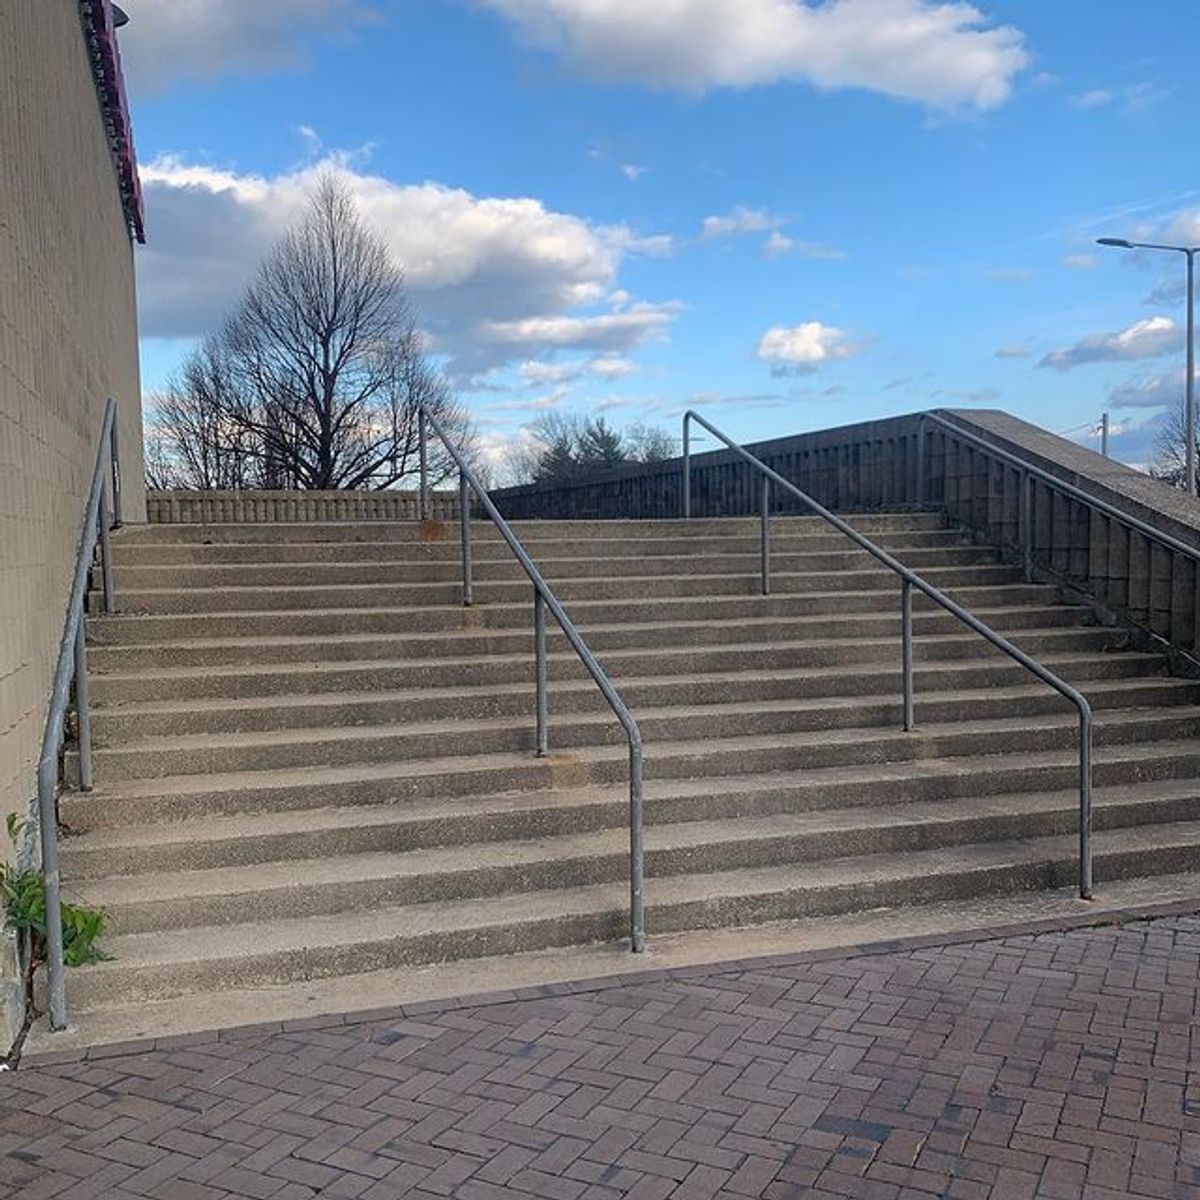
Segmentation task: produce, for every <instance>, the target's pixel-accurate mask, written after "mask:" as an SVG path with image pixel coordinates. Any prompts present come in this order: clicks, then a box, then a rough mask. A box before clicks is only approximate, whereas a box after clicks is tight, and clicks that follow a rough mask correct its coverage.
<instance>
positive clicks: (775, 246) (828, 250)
mask: <svg viewBox="0 0 1200 1200" xmlns="http://www.w3.org/2000/svg"><path fill="white" fill-rule="evenodd" d="M762 252H763V257H764V258H782V257H783V256H784V255H785V254H799V255H800V257H801V258H811V259H824V260H826V261H829V262H840V261H842V260H843V259H845V257H846V252H845V251H844V250H837V249H835V248H834V247H833V246H823V245H821V243H820V242H805V241H801V240H799V239H798V238H794V237H789V236H788V235H787V234H786V233H781V232H780V231H779V230H778V229H776V230H773V231H772V233H771V236H770V237H769V238H767V240H766V241H765V242H763V247H762Z"/></svg>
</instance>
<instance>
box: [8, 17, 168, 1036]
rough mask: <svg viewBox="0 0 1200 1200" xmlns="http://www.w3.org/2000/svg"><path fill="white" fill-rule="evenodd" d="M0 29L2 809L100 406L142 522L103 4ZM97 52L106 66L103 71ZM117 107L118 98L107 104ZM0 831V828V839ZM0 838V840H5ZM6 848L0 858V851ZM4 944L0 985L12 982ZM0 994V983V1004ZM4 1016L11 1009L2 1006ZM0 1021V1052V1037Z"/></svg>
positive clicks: (24, 752) (18, 793)
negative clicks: (98, 37)
mask: <svg viewBox="0 0 1200 1200" xmlns="http://www.w3.org/2000/svg"><path fill="white" fill-rule="evenodd" d="M3 8H4V15H3V21H2V23H0V24H2V30H0V817H4V816H6V815H7V814H8V813H11V812H14V811H19V812H25V811H27V810H28V807H29V805H30V801H31V799H32V797H33V793H34V766H35V760H36V757H37V754H38V750H39V743H40V739H41V734H42V726H43V723H44V721H45V719H46V704H47V699H48V694H49V685H50V677H51V672H52V670H53V664H54V659H55V656H56V653H57V649H58V642H59V638H60V636H61V632H62V625H63V620H64V617H65V610H66V602H67V594H68V589H69V587H70V576H71V571H72V568H73V565H74V554H75V548H76V543H77V539H78V536H79V532H80V529H79V526H80V520H81V517H82V513H83V506H84V503H85V500H86V493H87V488H88V484H89V482H90V476H91V470H92V465H93V462H94V459H95V453H96V443H97V439H98V434H99V429H100V422H101V418H102V414H103V410H104V403H105V400H106V398H107V397H108V396H112V397H114V399H116V400H117V402H118V404H119V405H120V416H119V429H120V441H121V460H122V466H123V470H124V477H125V481H126V485H125V505H126V517H127V519H129V520H133V521H137V520H143V519H144V515H145V497H144V486H143V478H142V422H141V401H140V387H139V379H138V359H137V319H136V311H135V300H134V261H133V256H134V248H133V238H132V235H131V220H133V218H134V216H135V215H136V214H135V213H134V212H133V211H132V210H131V204H132V203H133V202H134V198H133V197H132V196H131V195H130V194H129V192H128V190H127V189H123V188H122V183H121V169H120V163H119V160H118V158H117V157H116V156H114V152H113V131H114V129H115V128H116V126H114V125H113V122H114V121H117V122H119V120H120V118H121V114H120V113H119V112H115V111H113V106H114V101H113V99H112V94H111V92H110V93H109V97H108V99H102V93H101V91H100V90H99V89H98V87H97V75H98V72H99V71H100V66H99V65H98V59H97V55H96V54H95V45H96V43H95V42H94V40H92V38H91V36H90V35H91V33H92V31H93V30H94V25H93V22H95V21H104V20H107V19H110V12H111V10H110V9H109V8H108V7H107V0H106V2H105V3H103V4H102V3H99V2H97V3H94V4H89V3H82V4H81V3H80V2H79V0H5V3H4V5H3ZM112 65H113V64H112V62H111V60H110V61H109V64H108V66H109V69H110V70H111V67H112ZM117 107H120V105H119V104H118V105H117ZM0 836H2V835H0ZM4 841H5V842H7V839H6V838H5V839H4ZM9 850H10V848H9V847H8V846H7V845H6V844H5V845H4V846H3V848H2V849H0V854H3V855H6V856H7V854H8V852H9ZM13 978H14V963H13V956H12V947H11V945H10V944H5V945H3V946H0V989H2V988H3V985H4V982H5V981H6V980H7V982H8V984H9V990H10V992H11V984H12V981H13ZM3 999H4V996H3V994H0V1009H3V1008H4V1007H5V1006H4V1004H3V1003H2V1001H3ZM9 1019H11V1007H10V1010H9ZM4 1023H5V1017H4V1016H0V1054H2V1053H3V1052H4V1049H5V1048H6V1042H5V1039H4V1036H3V1035H4V1033H5V1030H4V1028H3V1026H4Z"/></svg>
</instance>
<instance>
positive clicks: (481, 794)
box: [60, 739, 1200, 853]
mask: <svg viewBox="0 0 1200 1200" xmlns="http://www.w3.org/2000/svg"><path fill="white" fill-rule="evenodd" d="M757 748H758V749H761V746H760V747H757ZM794 762H795V759H794V758H792V757H789V756H787V755H774V756H772V755H771V754H770V753H769V752H768V753H762V754H759V755H757V756H756V755H755V754H754V753H753V752H752V751H750V752H743V753H742V754H741V755H740V756H739V759H738V762H736V763H730V764H728V769H727V770H725V771H724V772H722V773H718V774H714V775H712V776H711V777H709V778H702V777H694V776H688V775H687V773H686V772H680V773H677V774H676V775H674V776H671V775H669V774H667V773H666V772H665V771H664V772H663V773H662V774H661V777H659V778H652V779H650V780H648V781H647V783H646V795H647V798H648V803H651V804H659V806H660V807H661V809H662V810H663V811H664V812H676V813H678V814H679V815H677V816H674V817H668V816H659V817H657V818H656V819H659V820H670V819H673V820H698V819H700V818H701V817H702V816H704V817H705V818H706V819H708V818H712V819H716V818H718V817H720V816H722V815H727V816H742V815H751V814H753V813H771V812H790V811H807V810H809V809H815V808H837V807H842V806H846V805H865V804H872V803H873V804H877V805H888V804H898V803H908V802H912V801H914V800H936V799H944V798H948V797H953V796H964V795H969V796H985V795H993V794H997V793H1001V792H1017V791H1033V790H1043V791H1056V790H1062V789H1069V788H1076V787H1078V780H1079V758H1078V753H1077V752H1076V750H1075V749H1074V747H1067V748H1062V749H1055V750H1044V751H1034V750H1026V751H1025V752H1024V753H1022V754H1021V755H1020V756H1018V757H1016V758H1014V757H1012V756H1003V755H990V754H981V755H974V756H972V755H959V756H956V757H953V758H949V759H945V760H940V761H935V760H931V759H921V758H916V759H902V760H896V761H882V762H870V763H865V764H859V765H849V766H847V765H841V766H834V767H810V768H806V767H803V766H800V767H796V768H794V769H791V770H789V764H792V763H794ZM739 765H743V766H745V771H744V772H743V773H741V774H739V772H738V769H737V768H738V766H739ZM422 767H423V769H421V770H420V771H419V772H418V773H417V774H416V775H415V776H414V773H413V772H412V771H411V770H406V769H404V768H402V767H397V766H396V765H395V764H392V765H385V766H381V767H370V766H357V767H341V768H338V767H324V768H316V769H309V770H303V771H284V772H277V773H275V774H273V775H269V776H264V775H263V774H261V773H259V772H241V773H233V774H225V775H211V776H194V775H188V776H175V777H173V778H169V779H163V780H141V781H137V782H132V783H131V782H126V783H123V784H121V785H120V786H119V787H111V788H104V787H101V788H100V789H98V790H97V791H95V792H92V793H88V794H86V795H85V794H82V793H78V792H67V793H65V794H64V795H63V796H62V799H61V802H60V809H61V812H62V815H63V820H64V823H65V826H66V828H67V830H68V831H69V832H70V834H71V837H72V838H74V837H75V836H76V835H85V834H88V833H91V832H96V831H105V830H107V831H112V832H113V835H114V836H123V834H124V832H125V831H127V830H128V829H129V828H131V827H134V828H142V827H145V828H147V829H149V828H151V827H153V826H154V825H156V824H159V823H163V824H177V823H180V822H195V821H201V820H206V819H211V818H218V819H222V820H225V819H231V818H233V819H244V818H260V817H261V818H266V817H269V816H276V817H280V816H282V817H294V818H295V819H298V820H300V819H308V818H309V817H310V815H311V814H312V813H313V812H314V811H316V810H324V809H328V808H331V807H336V808H339V809H342V810H345V811H346V812H347V814H348V815H347V817H346V820H347V821H350V822H352V823H353V822H354V821H356V820H358V819H359V818H360V817H361V818H362V820H363V821H364V822H366V823H367V824H375V823H377V822H378V820H380V819H382V818H380V817H379V815H378V814H380V813H382V812H386V811H395V810H396V808H401V809H402V810H403V811H405V812H407V813H412V814H413V815H414V819H415V820H420V821H424V822H425V823H426V824H425V825H423V826H422V828H425V829H427V830H428V831H429V832H428V833H427V835H425V836H428V837H430V838H434V839H439V838H445V839H449V840H450V841H453V839H454V838H455V837H456V836H457V830H458V826H457V825H456V824H455V822H456V821H457V820H458V819H459V818H460V817H463V815H464V814H465V818H464V819H467V820H474V819H475V817H474V816H473V813H472V807H471V806H472V805H478V808H479V813H480V818H479V819H483V820H490V821H491V822H492V827H493V828H494V830H495V831H496V834H497V836H510V837H517V836H525V834H524V833H523V832H522V831H524V830H526V829H528V828H530V826H529V825H528V821H529V820H531V819H532V820H536V821H538V822H550V823H549V824H542V823H539V824H537V825H536V829H537V831H538V833H541V832H545V830H547V829H550V830H559V831H564V832H565V831H570V830H572V829H582V828H593V827H596V822H600V823H601V824H603V823H611V820H612V812H613V811H616V812H617V816H616V820H617V821H625V820H627V819H628V818H627V815H626V814H627V813H628V796H627V793H626V780H627V772H626V771H625V770H624V768H625V764H624V762H623V761H621V760H620V759H618V758H617V757H616V756H615V755H610V756H609V757H608V759H607V760H601V761H599V762H596V761H593V762H592V763H591V764H588V766H587V768H586V769H585V768H584V767H583V765H582V764H579V763H578V762H576V763H572V762H569V761H568V760H566V759H565V758H564V757H563V756H558V755H552V756H551V757H549V758H548V759H536V758H532V757H530V756H529V755H509V756H496V758H495V759H494V760H493V762H492V763H491V764H489V767H490V768H494V769H488V768H485V769H483V770H479V769H476V768H475V767H474V766H468V767H467V768H466V769H464V768H463V764H462V763H461V762H451V761H445V762H440V763H434V764H423V765H422ZM756 770H762V772H763V773H762V774H761V775H756V774H754V773H753V772H754V771H756ZM1094 775H1095V781H1096V784H1097V786H1118V785H1122V784H1128V783H1135V782H1154V783H1161V782H1162V781H1166V780H1176V779H1191V778H1194V777H1196V776H1197V775H1200V753H1197V750H1196V746H1195V743H1194V742H1193V741H1192V740H1190V739H1184V740H1181V741H1177V742H1171V741H1158V742H1155V743H1154V754H1153V755H1151V756H1149V757H1147V755H1146V753H1145V751H1144V749H1143V748H1142V747H1140V746H1137V745H1132V744H1128V743H1125V744H1115V745H1101V746H1099V747H1097V750H1096V762H1095V768H1094ZM494 789H502V790H494ZM614 805H615V806H617V808H616V810H614V809H613V808H612V806H614ZM551 806H552V807H553V815H552V816H548V815H545V814H546V810H547V809H548V808H549V807H551ZM535 812H536V813H540V814H542V815H541V816H537V817H531V816H530V814H531V813H535ZM605 813H608V815H607V816H605V815H603V814H605ZM555 822H559V823H558V824H555ZM562 822H565V824H562ZM438 831H442V832H438ZM148 836H149V835H148ZM470 836H471V837H476V836H477V834H476V833H474V832H472V833H471V834H470ZM73 844H74V843H73V842H68V851H67V852H68V853H69V847H70V845H73ZM430 844H445V842H444V841H440V840H434V841H433V842H431V843H430Z"/></svg>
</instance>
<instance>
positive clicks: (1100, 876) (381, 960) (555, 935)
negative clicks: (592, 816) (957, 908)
mask: <svg viewBox="0 0 1200 1200" xmlns="http://www.w3.org/2000/svg"><path fill="white" fill-rule="evenodd" d="M1076 851H1077V847H1076V839H1075V837H1074V836H1072V835H1069V834H1068V835H1059V836H1053V837H1035V838H1022V839H1021V840H1017V841H995V842H986V843H982V844H967V845H963V846H959V847H939V848H938V849H936V850H924V851H921V850H917V851H909V850H906V851H902V852H898V853H892V854H871V855H863V856H855V857H849V858H840V859H831V860H828V861H823V862H816V863H802V864H786V865H782V866H771V867H757V868H752V869H743V870H727V871H720V872H713V873H695V874H685V875H677V876H671V877H666V878H659V879H655V880H653V881H651V884H650V886H649V887H648V893H647V898H648V913H647V924H648V929H649V932H650V934H651V935H652V936H653V935H655V934H661V933H666V932H671V931H675V930H681V929H698V928H716V927H720V926H736V925H746V924H752V923H758V922H763V921H771V920H784V919H790V918H796V917H800V916H817V915H821V914H830V913H834V912H851V911H861V910H863V909H868V908H878V907H881V906H886V905H911V904H922V903H931V902H934V901H938V900H947V899H952V898H955V897H962V896H978V895H983V894H988V893H992V894H995V893H1002V892H1003V893H1011V892H1016V891H1022V890H1031V889H1034V888H1050V887H1057V886H1064V885H1067V884H1069V883H1070V881H1071V880H1072V878H1073V877H1074V874H1075V871H1076V859H1075V855H1076ZM1095 851H1096V858H1095V866H1096V878H1097V882H1098V884H1099V885H1100V886H1103V884H1104V883H1105V882H1107V881H1109V880H1115V879H1122V878H1125V877H1127V876H1129V875H1132V874H1143V873H1146V872H1147V871H1153V872H1159V873H1165V872H1168V871H1181V870H1186V869H1188V868H1189V867H1191V866H1192V865H1193V864H1194V862H1195V857H1196V854H1197V852H1198V851H1200V822H1194V821H1177V822H1172V823H1169V824H1157V825H1150V826H1145V827H1138V828H1132V829H1116V830H1108V831H1101V832H1100V833H1098V834H1097V835H1096V839H1095ZM627 900H628V895H627V890H626V887H625V885H624V884H623V883H615V882H614V883H601V884H596V885H592V886H586V887H577V888H570V889H556V890H553V891H547V892H527V893H525V894H513V895H507V896H502V897H489V898H488V899H487V902H486V903H483V902H480V901H479V900H471V899H468V900H441V901H437V902H434V903H427V904H413V905H394V906H393V905H388V906H383V907H373V908H370V909H368V910H367V911H362V912H353V913H344V912H339V913H335V914H322V915H316V916H302V917H296V916H291V917H280V918H279V919H276V920H264V921H261V922H254V923H250V924H239V925H222V924H218V925H210V926H200V927H191V928H189V929H188V932H187V936H186V937H164V936H162V934H161V933H159V932H157V931H155V932H147V933H131V934H124V935H118V936H114V937H111V938H109V939H108V943H107V947H108V950H109V952H110V953H111V954H112V955H113V958H112V960H111V961H109V962H105V963H100V964H98V965H96V966H93V967H86V968H81V969H79V970H77V971H76V972H74V973H73V974H72V978H71V980H70V988H71V992H70V999H71V1002H72V1004H73V1005H74V1006H76V1008H77V1009H79V1010H83V1011H86V1010H90V1009H95V1008H96V1007H97V1006H100V1005H106V1004H118V1003H132V1002H136V1001H138V1000H153V999H161V998H165V997H170V996H174V995H179V994H181V993H183V992H186V991H190V990H207V991H216V990H219V989H222V988H233V987H244V986H253V985H255V984H267V983H277V982H282V981H287V980H297V979H320V978H327V977H329V976H332V975H342V974H350V973H354V972H359V971H371V970H379V969H382V968H385V967H390V966H398V965H413V966H416V965H421V964H425V963H432V962H441V961H446V960H448V959H459V958H474V957H480V956H482V955H485V954H493V953H513V952H516V951H521V950H529V949H533V948H536V947H551V946H569V945H577V944H581V943H586V942H592V941H601V940H610V939H613V938H617V937H620V936H621V935H622V934H623V933H624V932H625V930H626V928H627V924H628V911H627Z"/></svg>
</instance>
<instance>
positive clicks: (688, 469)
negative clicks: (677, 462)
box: [682, 413, 692, 521]
mask: <svg viewBox="0 0 1200 1200" xmlns="http://www.w3.org/2000/svg"><path fill="white" fill-rule="evenodd" d="M688 416H689V414H688V413H684V414H683V468H682V469H683V519H684V520H685V521H686V520H687V519H688V518H689V517H691V515H692V443H691V423H690V422H689V421H688Z"/></svg>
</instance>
